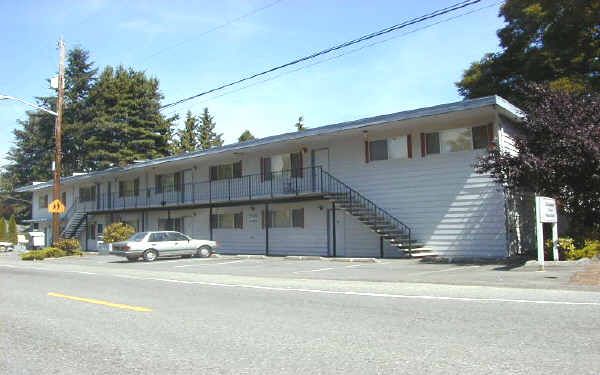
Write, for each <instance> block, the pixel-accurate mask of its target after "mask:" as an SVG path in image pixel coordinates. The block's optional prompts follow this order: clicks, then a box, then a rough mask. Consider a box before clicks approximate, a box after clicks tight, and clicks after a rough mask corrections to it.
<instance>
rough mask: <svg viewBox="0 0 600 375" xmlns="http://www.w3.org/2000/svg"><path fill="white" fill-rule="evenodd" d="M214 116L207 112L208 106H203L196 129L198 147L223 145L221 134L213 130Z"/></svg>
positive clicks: (214, 124)
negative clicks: (198, 125)
mask: <svg viewBox="0 0 600 375" xmlns="http://www.w3.org/2000/svg"><path fill="white" fill-rule="evenodd" d="M215 126H217V124H216V123H215V122H214V117H213V116H211V115H210V114H209V113H208V108H204V111H203V112H202V115H200V127H199V129H198V142H199V146H200V149H202V150H207V149H209V148H212V147H219V146H222V145H223V139H222V137H223V134H217V133H216V132H215Z"/></svg>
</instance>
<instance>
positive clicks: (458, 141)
mask: <svg viewBox="0 0 600 375" xmlns="http://www.w3.org/2000/svg"><path fill="white" fill-rule="evenodd" d="M439 134H440V151H441V152H442V153H445V152H456V151H466V150H472V149H473V138H472V137H471V129H470V128H466V129H465V128H458V129H448V130H444V131H442V132H440V133H439Z"/></svg>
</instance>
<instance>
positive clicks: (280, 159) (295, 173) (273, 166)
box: [260, 152, 303, 180]
mask: <svg viewBox="0 0 600 375" xmlns="http://www.w3.org/2000/svg"><path fill="white" fill-rule="evenodd" d="M302 164H303V162H302V153H301V152H294V153H291V154H279V155H273V156H271V157H269V158H262V159H261V163H260V170H261V175H262V176H263V180H270V179H271V178H272V177H273V175H274V173H275V175H277V173H276V172H290V176H291V177H302V176H303V169H302V168H303V165H302ZM279 174H280V175H283V173H279Z"/></svg>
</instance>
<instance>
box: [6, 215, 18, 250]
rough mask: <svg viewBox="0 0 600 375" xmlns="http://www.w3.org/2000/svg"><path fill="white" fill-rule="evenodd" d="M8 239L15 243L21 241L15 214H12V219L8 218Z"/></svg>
mask: <svg viewBox="0 0 600 375" xmlns="http://www.w3.org/2000/svg"><path fill="white" fill-rule="evenodd" d="M7 241H8V242H12V243H13V244H15V245H16V244H17V242H18V241H19V239H18V237H17V220H16V219H15V215H11V217H10V219H9V220H8V237H7Z"/></svg>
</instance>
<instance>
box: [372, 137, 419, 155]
mask: <svg viewBox="0 0 600 375" xmlns="http://www.w3.org/2000/svg"><path fill="white" fill-rule="evenodd" d="M409 142H410V136H406V135H403V136H400V137H394V138H386V139H380V140H376V141H370V142H369V143H368V149H369V151H368V152H369V159H368V160H370V161H376V160H390V159H408V158H410V157H411V155H410V144H409Z"/></svg>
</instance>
